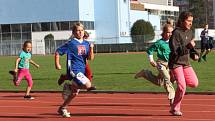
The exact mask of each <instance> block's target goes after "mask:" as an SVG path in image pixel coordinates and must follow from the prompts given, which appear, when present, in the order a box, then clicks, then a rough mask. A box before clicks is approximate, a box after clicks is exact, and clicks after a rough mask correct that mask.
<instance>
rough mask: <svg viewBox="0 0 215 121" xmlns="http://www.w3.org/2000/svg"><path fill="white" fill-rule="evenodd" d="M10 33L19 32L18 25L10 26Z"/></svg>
mask: <svg viewBox="0 0 215 121" xmlns="http://www.w3.org/2000/svg"><path fill="white" fill-rule="evenodd" d="M11 32H21V26H20V24H12V25H11Z"/></svg>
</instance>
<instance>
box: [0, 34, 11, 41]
mask: <svg viewBox="0 0 215 121" xmlns="http://www.w3.org/2000/svg"><path fill="white" fill-rule="evenodd" d="M2 40H11V33H4V34H2Z"/></svg>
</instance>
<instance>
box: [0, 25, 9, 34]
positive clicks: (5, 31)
mask: <svg viewBox="0 0 215 121" xmlns="http://www.w3.org/2000/svg"><path fill="white" fill-rule="evenodd" d="M1 28H2V33H9V32H11V31H10V24H4V25H1Z"/></svg>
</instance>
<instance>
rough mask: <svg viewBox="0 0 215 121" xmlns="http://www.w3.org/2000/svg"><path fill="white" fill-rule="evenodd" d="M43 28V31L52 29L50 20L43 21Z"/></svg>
mask: <svg viewBox="0 0 215 121" xmlns="http://www.w3.org/2000/svg"><path fill="white" fill-rule="evenodd" d="M41 28H42V31H50V30H51V27H50V23H49V22H45V23H41Z"/></svg>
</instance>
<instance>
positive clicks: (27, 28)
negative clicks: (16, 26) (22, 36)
mask: <svg viewBox="0 0 215 121" xmlns="http://www.w3.org/2000/svg"><path fill="white" fill-rule="evenodd" d="M21 27H22V32H31V24H21Z"/></svg>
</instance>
